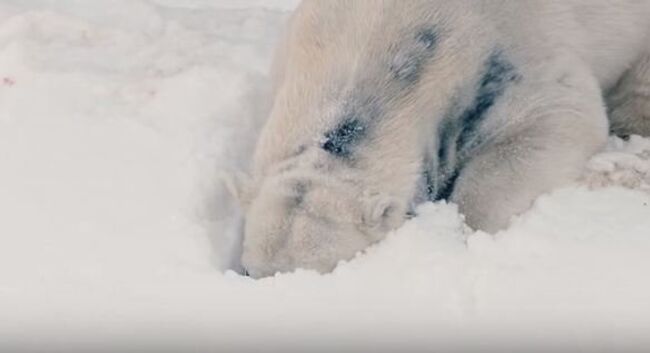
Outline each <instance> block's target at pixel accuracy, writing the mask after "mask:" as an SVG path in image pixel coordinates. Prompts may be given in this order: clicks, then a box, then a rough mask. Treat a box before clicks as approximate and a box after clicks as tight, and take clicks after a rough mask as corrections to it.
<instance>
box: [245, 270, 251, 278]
mask: <svg viewBox="0 0 650 353" xmlns="http://www.w3.org/2000/svg"><path fill="white" fill-rule="evenodd" d="M244 276H246V277H250V276H251V274H250V273H248V270H247V269H244Z"/></svg>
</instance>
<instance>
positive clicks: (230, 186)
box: [220, 171, 253, 210]
mask: <svg viewBox="0 0 650 353" xmlns="http://www.w3.org/2000/svg"><path fill="white" fill-rule="evenodd" d="M220 179H221V181H222V182H223V184H224V185H225V187H226V190H228V192H229V193H230V195H231V196H232V197H233V198H234V199H235V200H237V202H239V205H240V207H241V208H243V209H244V210H245V209H246V208H248V206H249V205H250V203H251V202H252V201H253V180H252V178H251V177H250V175H248V174H246V173H244V172H242V171H231V172H223V173H221V175H220Z"/></svg>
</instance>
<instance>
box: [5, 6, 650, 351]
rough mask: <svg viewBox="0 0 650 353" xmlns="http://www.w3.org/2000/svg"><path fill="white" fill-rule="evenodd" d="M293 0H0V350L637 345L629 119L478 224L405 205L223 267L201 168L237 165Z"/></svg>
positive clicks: (641, 223)
mask: <svg viewBox="0 0 650 353" xmlns="http://www.w3.org/2000/svg"><path fill="white" fill-rule="evenodd" d="M296 3H297V1H293V0H273V1H271V0H264V1H256V0H247V1H244V0H238V1H234V0H211V1H208V0H150V1H147V0H128V1H127V0H96V1H80V0H57V1H54V0H4V1H2V2H0V195H1V197H0V214H1V215H2V216H1V218H0V219H1V220H0V317H2V319H1V320H0V351H12V352H14V351H56V350H60V351H72V350H78V351H99V350H105V351H116V350H118V349H128V350H135V348H139V350H151V351H157V352H163V351H188V350H196V351H202V350H208V349H210V350H215V349H220V350H224V351H227V350H235V349H245V348H250V349H253V348H255V347H267V348H269V349H272V348H276V347H277V348H280V347H283V346H291V347H292V348H293V349H295V350H299V349H298V348H299V347H302V348H304V349H308V348H312V350H313V348H314V347H318V348H321V349H323V350H328V349H329V350H334V349H348V350H352V349H362V348H363V349H366V350H367V349H369V348H372V347H374V349H375V350H377V351H383V350H385V351H394V350H396V349H399V350H402V351H414V350H418V349H419V350H424V349H427V350H434V349H444V348H447V349H453V348H456V349H458V350H462V351H464V350H466V349H470V348H474V349H476V350H481V349H485V348H490V347H497V346H499V347H509V348H513V349H514V348H517V347H528V348H530V347H533V348H537V349H540V350H542V349H554V348H567V347H578V348H581V349H584V350H602V351H608V350H612V349H617V350H625V349H627V350H630V349H639V347H643V346H647V345H648V344H650V342H649V341H650V340H649V339H648V338H647V337H646V329H647V328H648V327H650V301H648V298H649V297H650V285H649V284H648V280H647V279H648V278H650V256H648V255H649V254H650V206H649V205H648V204H649V203H650V192H649V191H650V177H649V176H650V140H649V139H643V138H640V137H632V138H631V139H630V140H629V141H623V140H620V139H616V138H612V140H611V143H610V146H609V148H608V149H607V150H606V151H604V152H603V153H602V154H600V155H598V156H595V157H594V159H593V160H592V162H591V163H590V164H589V166H588V168H587V170H586V172H585V176H584V178H583V179H582V180H581V181H580V182H579V183H578V184H576V185H574V186H571V187H568V188H565V189H562V190H558V191H556V192H554V193H552V194H550V195H545V196H542V197H540V198H539V200H538V201H537V202H536V204H535V206H534V207H533V208H532V209H531V210H530V211H529V212H527V213H526V214H524V215H522V216H520V217H518V218H517V219H515V220H513V225H512V227H510V228H509V229H508V230H506V231H503V232H501V233H499V234H497V235H495V236H491V235H487V234H484V233H481V232H474V231H472V230H471V229H469V228H468V227H467V226H466V225H465V224H464V222H463V218H462V216H461V215H460V214H459V213H458V211H457V209H456V207H455V206H454V205H449V204H444V203H440V204H425V205H422V206H421V207H420V209H419V216H418V217H417V218H415V219H412V220H410V221H409V222H408V223H407V224H405V225H404V226H403V227H402V228H401V229H399V230H397V231H395V232H393V233H392V234H391V235H390V236H389V237H388V239H386V241H384V242H382V243H380V244H378V245H376V246H374V247H372V248H370V249H368V250H367V251H365V252H364V253H363V254H359V256H358V257H357V258H355V259H354V260H352V261H349V262H347V263H342V264H341V265H340V266H339V267H338V268H337V269H336V271H335V272H334V273H332V274H329V275H324V276H321V275H318V274H316V273H313V272H309V271H297V272H296V273H292V274H283V275H277V276H275V277H272V278H267V279H263V280H260V281H253V280H251V279H249V278H245V277H241V276H239V275H238V274H237V273H236V272H234V271H231V270H229V269H236V268H237V257H238V250H237V244H238V236H237V234H238V233H239V232H238V228H239V217H240V215H239V214H238V210H237V208H236V206H235V205H234V204H233V202H232V200H230V199H229V197H228V196H227V192H226V191H225V190H224V187H223V185H222V184H221V183H220V182H219V180H218V175H219V173H220V172H221V171H223V170H228V169H232V168H245V167H246V166H247V165H248V161H249V156H250V154H251V151H252V148H253V145H254V141H255V136H256V134H257V131H258V130H259V128H260V126H261V125H262V123H263V121H264V118H265V112H266V111H267V110H268V106H269V102H268V98H267V97H268V92H267V91H268V89H267V87H268V72H267V68H268V67H269V63H270V58H271V53H272V48H273V46H274V45H275V41H276V39H277V38H278V36H279V33H280V30H281V28H282V23H283V22H284V21H285V20H286V18H287V16H288V13H287V11H288V10H289V9H291V8H293V7H294V6H295V4H296ZM530 350H531V349H527V351H530Z"/></svg>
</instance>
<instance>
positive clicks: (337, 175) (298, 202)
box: [241, 0, 650, 277]
mask: <svg viewBox="0 0 650 353" xmlns="http://www.w3.org/2000/svg"><path fill="white" fill-rule="evenodd" d="M274 75H275V80H276V89H275V103H274V106H273V110H272V113H271V116H270V118H269V120H268V122H267V123H266V125H265V127H264V129H263V131H262V133H261V136H260V138H259V141H258V145H257V149H256V154H255V157H254V167H253V171H252V178H251V181H250V182H249V183H247V185H246V186H245V187H244V188H243V191H242V196H241V197H242V199H243V200H244V204H245V205H246V226H245V236H244V237H245V238H244V254H243V264H244V266H245V267H246V268H247V269H248V271H249V272H250V273H251V274H252V275H253V276H256V277H260V276H265V275H270V274H273V273H275V272H276V271H288V270H292V269H294V268H297V267H303V268H312V269H316V270H319V271H322V272H325V271H329V270H331V269H332V268H333V267H334V266H335V265H336V263H337V262H338V261H339V260H344V259H349V258H351V257H352V256H354V254H355V253H357V252H358V251H360V250H362V249H364V248H365V247H367V246H368V245H370V244H372V243H374V242H376V241H378V240H381V239H382V238H383V237H384V236H385V235H386V233H387V232H388V231H389V230H390V229H393V228H395V227H398V226H399V225H401V224H402V223H403V221H404V219H405V215H406V214H407V213H408V212H409V211H410V210H412V207H413V205H414V204H416V203H418V202H421V201H424V200H438V199H449V200H451V201H453V202H456V203H458V205H459V207H460V210H461V212H463V213H464V214H465V215H466V217H467V221H468V224H469V225H471V226H473V227H475V228H479V229H483V230H486V231H496V230H498V229H500V228H502V227H504V226H506V225H507V223H508V222H509V220H510V218H511V217H512V216H513V215H516V214H518V213H520V212H522V211H524V210H526V209H527V208H528V207H529V206H530V205H531V203H532V201H533V200H534V199H535V198H536V197H537V196H539V195H540V194H542V193H544V192H548V191H550V190H552V189H553V188H556V187H559V186H562V185H565V184H567V183H570V182H571V181H573V180H574V179H575V178H576V177H577V176H578V175H579V174H580V171H581V169H582V168H583V166H584V163H585V162H586V160H587V159H588V158H589V157H590V156H592V155H593V154H594V153H595V152H596V151H597V150H598V149H599V148H601V146H602V145H603V144H604V143H605V141H606V138H607V133H608V126H609V125H608V121H607V110H606V108H605V101H606V100H607V103H608V107H609V109H610V119H611V120H612V124H611V126H612V128H613V129H615V132H618V133H625V134H628V133H640V134H645V135H648V134H650V0H620V1H616V2H615V3H612V1H609V0H502V1H494V0H482V1H479V0H457V1H446V0H428V1H427V0H406V1H404V0H327V1H322V0H306V1H304V2H303V3H302V4H301V5H300V7H299V8H298V9H297V11H296V13H295V14H294V16H293V18H292V20H291V24H290V27H289V31H288V33H287V36H286V38H285V40H284V43H283V44H282V45H281V47H280V49H279V51H278V55H277V58H276V63H275V69H274ZM603 97H605V99H604V98H603Z"/></svg>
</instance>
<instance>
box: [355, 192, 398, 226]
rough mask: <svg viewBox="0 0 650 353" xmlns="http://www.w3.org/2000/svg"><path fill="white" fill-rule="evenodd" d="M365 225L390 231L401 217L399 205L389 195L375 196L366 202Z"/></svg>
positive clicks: (368, 198)
mask: <svg viewBox="0 0 650 353" xmlns="http://www.w3.org/2000/svg"><path fill="white" fill-rule="evenodd" d="M364 207H365V209H364V212H363V223H364V224H365V225H366V226H368V227H373V228H376V227H379V228H382V229H390V228H392V227H393V226H394V224H395V221H396V218H398V217H399V214H398V212H399V203H398V202H397V200H396V199H395V198H393V197H391V196H388V195H373V196H371V197H367V198H366V200H365V205H364Z"/></svg>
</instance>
